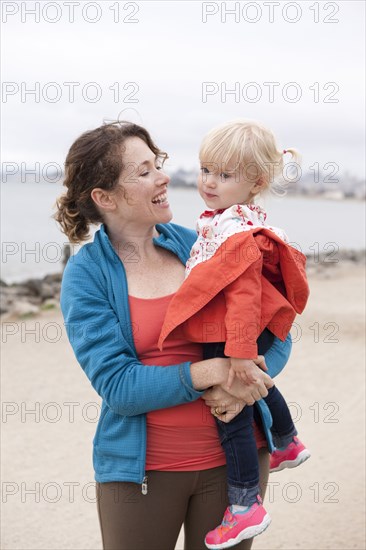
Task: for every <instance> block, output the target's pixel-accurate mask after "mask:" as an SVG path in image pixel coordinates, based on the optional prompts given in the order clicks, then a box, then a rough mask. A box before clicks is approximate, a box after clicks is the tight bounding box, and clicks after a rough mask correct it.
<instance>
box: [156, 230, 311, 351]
mask: <svg viewBox="0 0 366 550" xmlns="http://www.w3.org/2000/svg"><path fill="white" fill-rule="evenodd" d="M305 262H306V257H305V256H304V255H303V254H302V253H301V252H299V251H298V250H296V249H295V248H293V247H291V246H290V245H288V244H286V243H285V242H284V241H282V240H281V239H280V238H279V237H277V235H276V234H275V233H273V231H270V230H269V229H267V228H264V227H255V228H254V229H253V230H251V231H245V232H242V233H236V234H234V235H232V236H230V237H229V238H228V239H227V240H226V241H225V242H224V243H223V244H222V245H221V246H220V248H219V249H218V250H217V251H216V253H215V254H214V255H213V256H212V258H210V259H209V260H207V261H204V262H201V263H199V264H198V265H196V266H195V267H194V268H193V269H192V271H191V273H190V275H189V276H188V277H187V279H185V281H184V282H183V284H182V286H181V287H180V289H179V290H178V292H177V293H176V294H175V295H174V297H173V299H172V300H171V302H170V304H169V308H168V311H167V314H166V317H165V320H164V324H163V327H162V330H161V333H160V338H159V344H158V345H159V348H160V349H162V347H163V343H164V340H166V339H167V338H168V337H172V336H173V335H174V337H182V338H185V339H186V340H188V341H191V342H203V343H205V342H226V345H225V354H226V355H228V356H230V357H240V358H243V359H244V358H245V359H252V358H255V357H257V355H258V349H257V344H256V340H257V338H258V336H259V334H260V333H261V332H262V330H263V329H264V328H265V327H268V328H269V330H271V332H273V334H275V335H276V336H278V338H280V339H281V340H285V338H286V336H287V334H288V332H289V330H290V328H291V325H292V323H293V321H294V319H295V316H296V313H301V312H302V311H303V310H304V308H305V305H306V302H307V299H308V296H309V287H308V283H307V279H306V274H305Z"/></svg>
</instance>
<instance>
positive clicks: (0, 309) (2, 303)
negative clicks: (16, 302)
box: [0, 293, 10, 315]
mask: <svg viewBox="0 0 366 550" xmlns="http://www.w3.org/2000/svg"><path fill="white" fill-rule="evenodd" d="M9 305H10V304H9V300H8V299H7V296H6V295H5V294H4V293H1V294H0V315H2V314H3V313H7V312H8V311H9V309H10V307H9Z"/></svg>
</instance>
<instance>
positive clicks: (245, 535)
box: [205, 514, 271, 550]
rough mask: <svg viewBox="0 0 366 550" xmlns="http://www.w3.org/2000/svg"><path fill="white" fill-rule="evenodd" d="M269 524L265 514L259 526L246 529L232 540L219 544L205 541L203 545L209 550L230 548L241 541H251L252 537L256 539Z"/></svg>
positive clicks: (268, 516) (267, 515)
mask: <svg viewBox="0 0 366 550" xmlns="http://www.w3.org/2000/svg"><path fill="white" fill-rule="evenodd" d="M270 523H271V517H270V515H269V514H266V515H265V516H264V518H263V520H262V522H261V523H260V524H259V525H253V526H252V527H247V528H246V529H244V531H241V532H240V533H238V535H236V537H235V538H234V539H230V540H228V541H226V542H221V543H220V544H208V543H207V542H206V541H205V545H206V546H207V548H209V549H210V550H220V549H224V548H231V547H232V546H235V545H236V544H238V543H239V542H241V541H242V540H246V539H251V538H252V537H256V536H257V535H260V534H261V533H263V531H265V530H266V529H267V527H268V526H269V524H270Z"/></svg>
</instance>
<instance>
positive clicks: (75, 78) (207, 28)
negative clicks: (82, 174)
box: [1, 0, 365, 177]
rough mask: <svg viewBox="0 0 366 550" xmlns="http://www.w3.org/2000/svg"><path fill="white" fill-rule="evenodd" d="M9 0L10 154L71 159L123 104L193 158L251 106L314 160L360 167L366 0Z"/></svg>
mask: <svg viewBox="0 0 366 550" xmlns="http://www.w3.org/2000/svg"><path fill="white" fill-rule="evenodd" d="M1 4H2V6H1V7H2V29H1V30H2V39H1V42H2V43H1V50H2V53H1V57H2V60H1V61H2V80H3V84H2V103H1V108H2V119H3V121H2V162H21V161H24V162H26V163H27V164H29V165H31V164H32V163H34V162H35V161H39V162H40V163H43V164H45V163H48V162H57V163H59V164H62V163H63V161H64V158H65V155H66V153H67V150H68V148H69V146H70V145H71V143H72V142H73V140H74V139H75V138H76V137H77V136H78V135H79V134H80V133H82V132H83V131H85V130H87V129H90V128H93V127H96V126H98V125H100V124H101V123H102V122H103V120H104V119H110V120H112V119H116V118H117V117H118V116H120V118H128V119H132V120H134V121H136V122H138V123H141V124H143V125H145V126H146V127H147V128H148V129H149V131H150V132H151V133H152V135H153V137H154V138H155V140H156V141H157V143H158V145H159V146H160V147H161V148H163V149H165V150H166V151H168V153H169V154H170V157H171V160H170V165H171V167H172V169H174V168H178V167H180V166H185V167H187V168H191V167H195V166H196V165H197V150H198V146H199V143H200V140H201V138H202V137H203V135H204V134H205V133H206V132H207V131H208V130H209V129H211V128H212V127H213V126H215V125H217V124H219V123H222V122H225V121H228V120H231V119H234V118H238V117H240V118H250V119H256V120H259V121H261V122H263V123H264V124H266V125H268V126H269V127H271V128H272V130H273V131H274V132H275V134H276V135H277V136H278V142H279V146H280V147H281V148H288V147H297V148H298V149H299V150H300V151H301V152H302V154H303V159H304V167H305V169H306V168H309V167H310V166H312V165H313V164H314V163H315V162H318V163H319V164H320V167H321V166H323V165H324V164H326V163H328V162H333V163H337V164H338V165H339V169H340V172H341V173H342V172H344V171H345V170H348V171H349V172H350V173H351V174H354V175H356V176H358V177H362V176H363V172H364V162H365V157H364V148H365V141H364V120H365V112H364V66H365V57H364V51H365V49H364V48H365V44H364V42H365V28H364V21H365V13H364V12H365V3H364V2H363V1H342V2H339V1H338V2H308V1H300V2H226V9H229V8H231V9H233V8H234V9H236V10H237V11H236V14H229V13H227V14H226V15H225V7H224V6H225V4H224V3H223V2H196V1H191V2H187V1H184V2H171V1H162V2H155V1H148V2H115V1H114V2H109V1H103V2H83V1H81V0H79V1H78V2H62V1H60V2H47V1H46V2H6V1H4V2H1ZM34 10H35V11H36V13H32V11H33V12H34ZM38 14H39V15H38ZM225 17H226V21H225ZM36 18H37V19H38V18H39V21H36ZM72 20H73V21H72ZM115 20H117V21H116V22H115ZM52 21H54V22H52ZM92 21H95V22H94V23H93V22H92ZM133 21H134V22H133ZM204 21H205V22H204ZM291 21H292V22H291ZM71 82H73V83H76V84H73V85H71V84H64V83H71ZM52 83H53V84H52ZM93 83H94V84H93ZM205 83H206V84H205ZM207 83H208V84H207ZM265 83H267V84H265ZM269 83H276V84H269ZM72 86H74V92H73V93H74V97H72V93H71V91H72ZM37 87H39V95H38V90H37ZM32 89H33V90H34V89H36V90H37V97H35V95H34V94H29V93H27V91H29V90H32ZM225 89H226V90H234V89H236V96H235V94H233V93H232V94H226V95H225ZM271 90H272V92H273V97H270V95H271V94H270V92H271ZM96 94H98V95H99V96H100V97H99V98H98V100H97V101H94V99H95V98H96ZM57 95H58V96H59V98H57ZM54 99H57V101H53V100H54ZM296 99H298V101H295V100H296ZM131 100H134V102H132V103H129V101H131ZM255 100H257V101H255ZM125 109H134V110H126V111H124V110H125ZM121 113H122V114H121Z"/></svg>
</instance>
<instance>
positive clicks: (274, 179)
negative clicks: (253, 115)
mask: <svg viewBox="0 0 366 550" xmlns="http://www.w3.org/2000/svg"><path fill="white" fill-rule="evenodd" d="M285 153H290V154H291V161H292V163H296V164H298V165H299V164H300V161H301V157H300V154H299V153H298V152H297V151H296V149H285V150H281V151H280V150H279V149H278V147H277V145H276V140H275V137H274V135H273V133H272V132H271V130H269V129H268V128H266V127H265V126H262V125H261V124H259V123H258V122H254V121H250V120H234V121H233V122H229V123H226V124H223V125H221V126H218V127H217V128H214V129H213V130H211V131H210V132H209V133H208V134H207V135H206V136H205V137H204V138H203V141H202V143H201V148H200V152H199V158H200V161H201V163H204V164H207V165H211V169H212V171H219V172H225V171H226V172H227V171H229V170H228V167H229V166H230V169H231V171H235V172H237V171H238V170H240V171H243V172H242V173H243V175H244V176H245V177H246V179H248V180H250V181H253V182H257V181H259V180H261V190H263V191H265V190H268V189H272V190H274V191H275V189H277V190H278V188H279V187H282V188H283V187H284V186H285V184H286V181H285V178H284V173H283V170H284V162H283V156H284V154H285Z"/></svg>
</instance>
